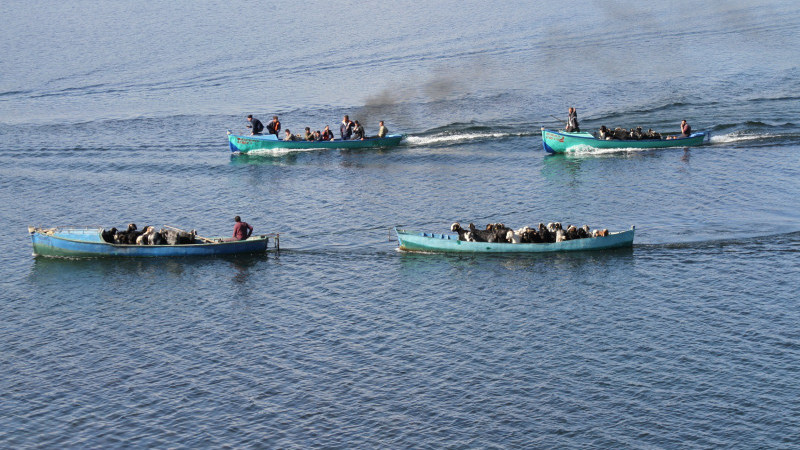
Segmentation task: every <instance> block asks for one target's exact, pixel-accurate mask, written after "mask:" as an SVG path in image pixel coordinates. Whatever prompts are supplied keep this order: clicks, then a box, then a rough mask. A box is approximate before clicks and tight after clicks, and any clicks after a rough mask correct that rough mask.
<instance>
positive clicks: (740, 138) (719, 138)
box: [710, 131, 777, 144]
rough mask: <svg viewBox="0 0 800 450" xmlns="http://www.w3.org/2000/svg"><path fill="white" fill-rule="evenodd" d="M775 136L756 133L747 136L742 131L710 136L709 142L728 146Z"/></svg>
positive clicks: (774, 135)
mask: <svg viewBox="0 0 800 450" xmlns="http://www.w3.org/2000/svg"><path fill="white" fill-rule="evenodd" d="M776 136H777V135H776V134H769V133H758V134H748V133H747V132H744V131H735V132H733V133H728V134H721V135H715V134H713V133H712V134H711V140H710V142H711V143H712V144H728V143H731V142H744V141H757V140H761V139H770V138H774V137H776Z"/></svg>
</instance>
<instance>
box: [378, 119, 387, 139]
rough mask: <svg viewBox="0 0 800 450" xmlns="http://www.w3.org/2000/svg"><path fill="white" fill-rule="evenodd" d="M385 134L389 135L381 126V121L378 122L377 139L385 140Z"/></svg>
mask: <svg viewBox="0 0 800 450" xmlns="http://www.w3.org/2000/svg"><path fill="white" fill-rule="evenodd" d="M387 134H389V130H387V129H386V127H385V126H383V121H382V120H381V121H380V122H378V137H379V138H385V137H386V135H387Z"/></svg>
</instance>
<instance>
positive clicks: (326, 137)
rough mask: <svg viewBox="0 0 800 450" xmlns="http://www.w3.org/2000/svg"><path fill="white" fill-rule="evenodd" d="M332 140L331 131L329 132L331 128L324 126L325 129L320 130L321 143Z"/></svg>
mask: <svg viewBox="0 0 800 450" xmlns="http://www.w3.org/2000/svg"><path fill="white" fill-rule="evenodd" d="M333 139H334V136H333V131H331V127H330V126H328V125H325V129H324V130H322V140H323V141H332V140H333Z"/></svg>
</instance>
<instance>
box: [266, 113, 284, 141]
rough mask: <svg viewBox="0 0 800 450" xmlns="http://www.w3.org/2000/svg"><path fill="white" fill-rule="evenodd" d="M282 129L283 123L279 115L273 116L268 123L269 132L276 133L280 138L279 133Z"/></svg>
mask: <svg viewBox="0 0 800 450" xmlns="http://www.w3.org/2000/svg"><path fill="white" fill-rule="evenodd" d="M280 131H281V123H280V121H278V116H272V121H271V122H270V123H268V124H267V133H269V134H274V135H275V137H277V138H279V139H280V136H279V135H278V133H279V132H280Z"/></svg>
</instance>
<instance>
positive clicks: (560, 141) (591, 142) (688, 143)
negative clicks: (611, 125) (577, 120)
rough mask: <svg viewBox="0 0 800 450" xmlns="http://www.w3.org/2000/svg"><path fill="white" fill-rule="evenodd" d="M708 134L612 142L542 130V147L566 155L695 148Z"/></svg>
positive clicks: (585, 134) (616, 140)
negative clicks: (581, 151) (580, 151)
mask: <svg viewBox="0 0 800 450" xmlns="http://www.w3.org/2000/svg"><path fill="white" fill-rule="evenodd" d="M707 135H708V133H707V132H705V131H701V132H697V133H692V134H691V135H690V136H689V137H683V138H676V139H642V140H630V141H622V140H618V139H613V140H610V141H607V140H602V139H597V138H596V137H594V136H593V135H592V134H591V133H566V132H562V131H553V130H546V129H544V128H542V145H543V147H544V151H546V152H547V153H565V152H568V151H570V150H577V149H580V148H586V147H588V148H594V149H609V148H614V149H628V148H631V149H645V148H667V147H694V146H697V145H702V144H703V142H704V141H705V139H706V137H707Z"/></svg>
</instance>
